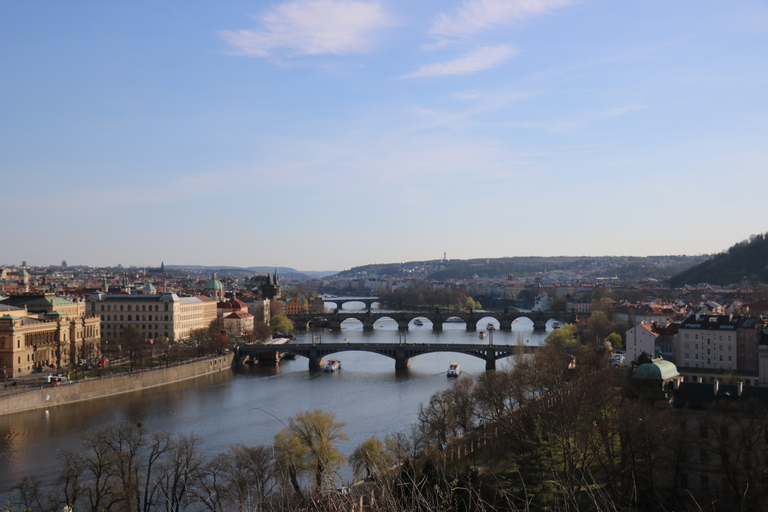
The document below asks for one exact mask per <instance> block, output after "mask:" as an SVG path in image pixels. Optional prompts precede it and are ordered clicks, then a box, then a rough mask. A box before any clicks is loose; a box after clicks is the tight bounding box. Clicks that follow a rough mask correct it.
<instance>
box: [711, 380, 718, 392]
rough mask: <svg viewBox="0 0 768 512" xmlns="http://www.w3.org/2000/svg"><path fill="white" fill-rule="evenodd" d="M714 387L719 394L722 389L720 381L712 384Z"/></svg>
mask: <svg viewBox="0 0 768 512" xmlns="http://www.w3.org/2000/svg"><path fill="white" fill-rule="evenodd" d="M712 386H713V387H714V389H715V394H717V392H718V390H719V389H720V381H719V380H715V382H713V383H712Z"/></svg>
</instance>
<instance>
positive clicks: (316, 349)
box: [236, 343, 533, 370]
mask: <svg viewBox="0 0 768 512" xmlns="http://www.w3.org/2000/svg"><path fill="white" fill-rule="evenodd" d="M280 349H281V351H282V352H285V353H290V354H294V355H297V356H302V357H306V358H307V359H309V369H310V370H320V369H322V366H323V364H324V362H323V361H324V358H325V356H327V355H331V354H336V353H338V352H348V351H364V352H372V353H376V354H380V355H384V356H387V357H390V358H392V359H394V360H395V368H397V369H404V368H408V367H409V366H410V360H411V358H413V357H417V356H420V355H423V354H428V353H434V352H453V353H457V354H464V355H470V356H473V357H477V358H479V359H483V360H485V368H486V370H495V369H496V361H497V360H498V359H501V358H504V357H509V356H511V355H513V354H515V353H516V352H517V351H519V347H518V346H517V345H486V344H455V343H426V344H425V343H401V344H395V343H285V344H282V345H280ZM274 350H275V347H274V346H270V345H248V344H240V345H238V346H237V347H236V360H237V361H238V362H240V361H241V360H244V359H245V358H247V357H252V356H253V355H257V354H259V353H261V352H269V351H274ZM530 350H531V351H532V350H533V347H530Z"/></svg>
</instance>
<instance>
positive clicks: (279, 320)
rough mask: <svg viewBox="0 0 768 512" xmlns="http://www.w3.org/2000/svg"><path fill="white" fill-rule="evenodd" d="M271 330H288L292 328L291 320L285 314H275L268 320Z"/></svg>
mask: <svg viewBox="0 0 768 512" xmlns="http://www.w3.org/2000/svg"><path fill="white" fill-rule="evenodd" d="M270 325H271V326H272V332H289V331H292V330H293V322H291V320H290V319H289V318H288V317H287V316H285V315H275V316H273V317H272V320H271V322H270Z"/></svg>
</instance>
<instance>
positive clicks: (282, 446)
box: [275, 409, 349, 490]
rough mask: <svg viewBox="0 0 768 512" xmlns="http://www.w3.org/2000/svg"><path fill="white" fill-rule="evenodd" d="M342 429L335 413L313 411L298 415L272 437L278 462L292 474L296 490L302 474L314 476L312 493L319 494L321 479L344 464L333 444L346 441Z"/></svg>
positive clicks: (344, 458) (344, 460) (342, 425)
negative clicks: (303, 472)
mask: <svg viewBox="0 0 768 512" xmlns="http://www.w3.org/2000/svg"><path fill="white" fill-rule="evenodd" d="M344 425H345V423H342V422H338V421H336V415H335V414H334V413H332V412H326V411H322V410H320V409H315V410H314V411H302V412H300V413H298V414H297V415H296V416H295V417H293V418H291V419H290V420H288V426H287V427H285V428H284V429H283V430H281V431H280V432H278V433H277V435H275V451H276V452H277V458H278V460H279V461H282V462H283V463H284V464H283V465H284V466H285V467H287V468H288V470H289V471H292V474H291V475H290V477H291V482H292V484H293V485H294V488H295V489H297V488H298V478H297V477H298V474H300V473H301V472H302V471H307V472H309V473H311V474H312V475H313V477H314V482H315V489H316V490H320V489H322V487H323V480H324V478H325V477H326V476H327V475H328V474H329V473H335V470H337V469H338V468H339V467H340V466H341V465H342V464H343V463H344V462H346V460H347V459H346V457H344V455H342V453H341V452H340V451H339V449H338V448H337V447H336V444H335V443H336V442H338V441H346V440H348V439H349V437H347V435H346V434H345V433H344V430H343V429H344Z"/></svg>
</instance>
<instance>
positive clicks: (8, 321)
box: [0, 292, 101, 377]
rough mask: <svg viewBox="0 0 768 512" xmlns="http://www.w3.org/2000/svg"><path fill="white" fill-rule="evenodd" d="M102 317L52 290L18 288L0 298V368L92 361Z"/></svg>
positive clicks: (26, 369) (7, 371)
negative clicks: (49, 291)
mask: <svg viewBox="0 0 768 512" xmlns="http://www.w3.org/2000/svg"><path fill="white" fill-rule="evenodd" d="M100 354H101V322H100V320H99V317H98V316H95V315H90V314H87V313H86V311H85V308H84V303H81V302H72V301H69V300H66V299H63V298H61V297H57V296H56V295H55V294H53V293H34V292H33V293H19V294H14V295H12V296H11V297H9V298H7V299H5V300H3V301H1V302H0V371H2V372H3V375H4V376H5V377H17V376H19V375H24V374H27V373H32V372H34V371H42V370H43V369H45V368H48V369H53V368H56V369H58V368H62V367H65V366H68V365H77V364H80V363H81V362H83V363H85V362H86V361H93V360H94V359H96V358H98V357H99V356H100Z"/></svg>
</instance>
